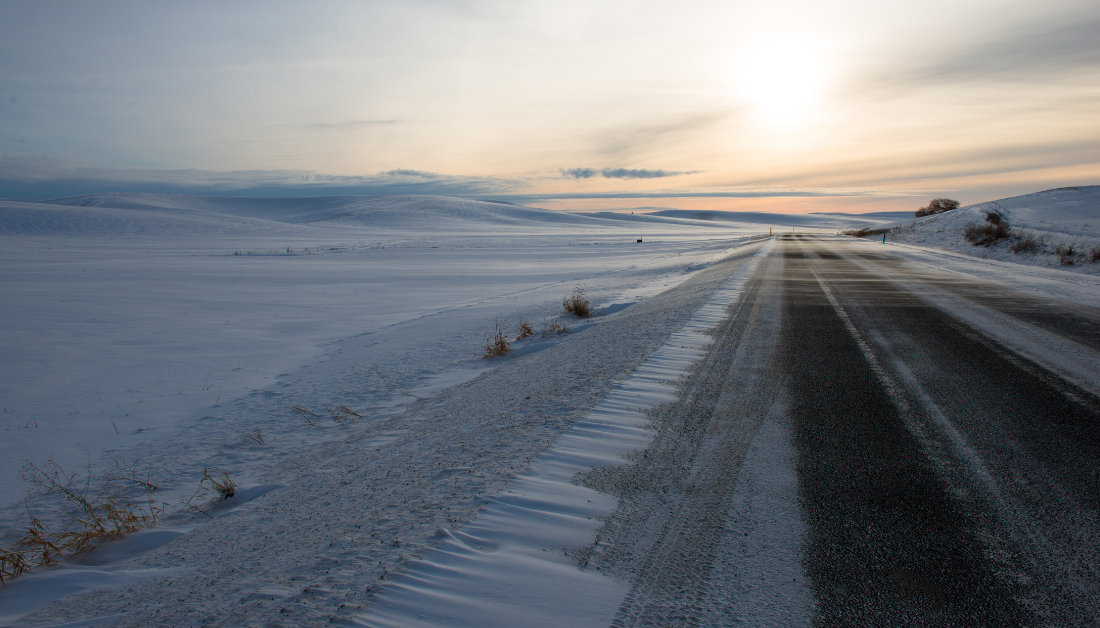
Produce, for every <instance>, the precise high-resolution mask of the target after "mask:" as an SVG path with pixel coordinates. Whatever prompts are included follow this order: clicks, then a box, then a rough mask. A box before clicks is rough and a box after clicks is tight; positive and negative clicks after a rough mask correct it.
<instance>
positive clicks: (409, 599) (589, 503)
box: [357, 240, 775, 628]
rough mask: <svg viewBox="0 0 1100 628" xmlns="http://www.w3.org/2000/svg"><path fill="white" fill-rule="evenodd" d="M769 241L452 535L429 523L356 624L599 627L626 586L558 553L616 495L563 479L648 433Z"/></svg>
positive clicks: (612, 458) (574, 545) (585, 537)
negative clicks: (416, 554)
mask: <svg viewBox="0 0 1100 628" xmlns="http://www.w3.org/2000/svg"><path fill="white" fill-rule="evenodd" d="M774 243H775V241H774V240H769V241H768V242H767V243H766V244H765V245H764V246H762V247H761V248H760V250H758V251H757V252H756V253H755V254H754V255H753V256H752V257H751V258H750V259H749V260H747V261H746V263H745V264H744V265H742V267H741V268H740V269H739V270H738V271H737V272H736V273H735V274H734V276H733V277H731V278H730V279H729V280H727V282H726V283H725V285H723V286H722V287H721V288H719V289H718V290H717V291H716V292H715V293H714V294H713V295H712V296H711V297H710V299H709V300H708V301H707V303H706V304H705V305H704V306H703V307H701V308H700V309H699V310H698V311H696V313H695V314H694V315H693V316H692V317H691V318H690V319H689V320H688V321H687V323H685V324H684V326H683V327H682V328H681V329H680V330H679V331H677V332H675V333H673V334H672V336H670V337H669V339H668V341H666V343H665V344H664V345H663V346H662V347H660V348H659V349H658V350H657V351H655V352H654V353H653V354H651V355H650V356H649V357H648V358H646V359H645V361H643V362H642V363H641V364H640V365H639V366H638V368H636V369H635V371H634V372H633V373H632V374H631V375H630V377H629V378H628V379H626V380H625V381H624V382H622V383H620V384H617V385H615V386H614V387H612V389H611V390H610V392H609V393H608V395H607V396H606V397H605V398H604V399H603V400H602V401H601V402H600V403H599V404H598V405H597V406H596V407H594V408H593V409H592V410H591V411H590V412H589V414H588V415H587V417H586V418H585V419H583V420H581V421H578V422H577V423H575V424H574V425H573V426H572V427H571V428H570V429H569V430H568V431H566V432H565V433H564V434H563V435H562V436H561V437H560V438H558V439H557V440H556V441H555V443H554V444H553V445H552V446H551V447H550V448H549V449H548V450H546V451H545V452H543V453H542V454H541V455H540V456H539V457H538V458H537V459H536V462H535V463H534V464H533V465H532V467H531V468H530V470H529V471H527V472H526V473H524V474H522V475H520V476H519V477H517V478H516V479H515V480H513V481H512V482H511V483H509V485H508V486H507V487H506V488H505V490H503V491H501V492H500V493H497V494H496V495H493V496H491V497H490V498H489V502H490V503H489V505H488V507H487V508H485V509H484V510H483V511H482V512H481V513H479V515H478V517H477V518H476V519H475V520H474V521H472V522H471V523H470V524H468V525H467V526H465V527H463V529H462V531H461V532H453V531H450V530H446V529H442V528H441V529H440V530H439V531H438V532H437V535H438V536H439V537H440V538H441V539H442V542H441V543H440V544H439V545H438V546H436V547H435V548H433V549H431V550H430V551H429V552H427V555H426V556H425V557H424V558H423V559H422V560H418V561H414V562H412V563H410V566H409V568H408V570H407V571H406V572H405V573H404V574H402V575H401V576H399V577H397V578H396V579H395V580H394V582H393V583H392V584H391V585H390V586H388V587H386V588H385V589H383V590H382V591H380V592H379V595H378V596H377V597H376V601H375V604H374V605H373V606H372V607H371V608H370V609H369V610H368V612H367V613H365V614H364V615H362V616H360V617H359V619H358V621H357V623H358V624H359V625H364V626H372V627H377V628H382V627H386V626H409V627H412V626H418V627H428V626H496V625H499V626H513V625H525V626H530V627H535V626H560V625H570V626H586V625H592V626H604V625H607V624H608V623H610V621H611V619H612V618H613V617H614V614H615V612H616V610H617V609H618V606H619V602H620V601H621V599H622V598H623V596H624V595H625V593H626V592H627V591H628V589H629V586H628V585H626V584H624V583H621V582H618V581H616V580H613V579H612V578H610V577H608V576H604V575H601V574H598V573H596V572H592V571H581V570H579V569H577V568H576V567H575V565H574V563H573V559H572V558H571V557H570V556H569V551H570V550H576V549H579V548H581V547H583V546H584V545H586V544H588V543H590V542H592V539H593V538H594V534H595V530H596V528H598V527H599V525H600V523H601V518H602V517H606V516H607V515H609V514H610V513H611V512H613V511H614V509H615V505H616V502H615V499H614V498H612V497H610V496H608V495H604V494H601V493H597V492H596V491H593V490H591V489H587V488H583V487H580V486H577V485H574V484H573V483H572V478H573V477H574V476H575V475H576V474H577V473H578V472H580V471H582V470H585V469H589V468H592V467H596V466H602V465H612V464H617V463H619V462H621V459H622V456H623V454H626V453H627V452H630V451H634V450H638V449H641V448H644V447H645V446H646V445H647V444H648V441H649V439H650V438H651V437H652V432H651V431H650V430H648V429H647V424H648V420H647V419H646V417H645V416H644V414H643V412H644V410H645V409H646V408H649V407H652V406H653V405H656V404H658V403H662V402H667V401H672V400H674V399H675V394H676V388H675V385H674V383H673V382H675V380H676V379H678V378H679V377H680V375H681V374H682V373H683V372H684V371H685V370H686V369H687V368H688V367H689V366H690V365H691V364H692V363H693V362H694V361H695V360H698V359H699V358H701V357H702V356H703V355H704V353H705V352H706V349H707V347H708V346H709V345H710V344H711V343H712V342H713V337H712V336H711V335H709V334H708V333H707V332H708V331H710V330H712V329H714V328H715V327H717V326H718V325H719V324H720V323H721V322H722V321H723V320H725V318H726V317H727V316H728V315H729V314H728V309H729V307H730V306H731V305H733V304H734V303H736V302H737V300H738V299H739V298H740V297H741V295H742V292H743V289H744V285H745V282H746V281H747V280H748V278H749V277H751V276H752V275H753V273H754V272H755V271H756V267H757V265H758V264H759V262H760V260H761V259H763V258H764V257H765V256H767V255H768V253H770V251H771V249H772V248H773V247H774ZM562 600H569V604H568V605H563V604H562Z"/></svg>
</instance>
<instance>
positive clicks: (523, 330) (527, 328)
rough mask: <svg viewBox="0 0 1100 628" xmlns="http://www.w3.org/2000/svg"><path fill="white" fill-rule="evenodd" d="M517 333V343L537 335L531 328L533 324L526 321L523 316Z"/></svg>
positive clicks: (517, 327)
mask: <svg viewBox="0 0 1100 628" xmlns="http://www.w3.org/2000/svg"><path fill="white" fill-rule="evenodd" d="M516 332H517V333H516V342H519V341H520V340H523V339H524V338H529V337H531V336H534V335H535V330H534V329H532V328H531V323H530V322H529V321H526V320H524V318H523V317H522V316H521V317H519V323H518V324H517V325H516Z"/></svg>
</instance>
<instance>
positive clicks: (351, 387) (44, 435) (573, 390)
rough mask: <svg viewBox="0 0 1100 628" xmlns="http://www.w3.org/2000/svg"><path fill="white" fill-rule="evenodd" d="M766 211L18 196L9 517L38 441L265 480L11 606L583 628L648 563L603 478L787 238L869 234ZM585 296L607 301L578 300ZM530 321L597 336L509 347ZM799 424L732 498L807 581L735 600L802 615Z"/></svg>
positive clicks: (747, 551) (114, 618)
mask: <svg viewBox="0 0 1100 628" xmlns="http://www.w3.org/2000/svg"><path fill="white" fill-rule="evenodd" d="M1002 203H1003V202H1002ZM960 211H961V210H960ZM666 214H668V212H666ZM888 218H890V217H889V216H876V217H875V219H874V220H872V221H870V223H871V224H873V223H874V222H876V221H878V220H885V219H888ZM744 219H745V220H744V222H734V221H730V220H719V219H715V218H714V217H713V216H708V217H704V216H697V215H696V216H686V215H678V214H675V213H672V214H669V215H641V214H639V215H633V216H632V215H623V214H592V215H584V214H562V213H554V212H549V211H544V210H538V209H532V208H525V207H519V206H513V205H507V204H501V203H488V202H479V201H466V200H457V199H445V198H433V197H392V198H374V199H370V198H367V199H364V198H354V197H352V198H324V199H279V200H272V199H210V198H201V197H186V196H166V195H95V196H88V197H77V198H72V199H60V200H54V201H49V202H44V203H19V202H10V201H4V202H0V268H2V269H3V271H2V274H0V290H2V291H3V294H5V296H6V297H7V298H5V299H4V300H3V301H2V302H0V308H2V309H0V325H2V326H3V327H2V332H3V337H4V338H5V342H4V344H3V346H2V351H3V355H2V356H0V357H2V358H3V360H2V361H0V369H3V370H2V371H0V375H2V378H0V382H2V383H0V386H2V387H3V389H2V390H0V394H2V395H3V400H2V402H0V403H2V404H3V405H4V414H3V415H2V417H3V419H4V422H3V423H2V425H3V426H4V427H3V429H5V438H4V440H3V442H2V445H0V447H2V451H0V453H2V455H0V474H3V475H2V476H0V477H3V478H4V481H3V482H2V483H0V498H2V500H3V501H2V503H4V504H10V506H9V507H8V508H6V509H4V510H3V513H2V520H0V523H2V524H3V527H4V528H5V529H9V530H10V529H12V528H13V527H16V526H18V525H20V524H21V523H22V522H24V521H25V513H24V511H23V510H22V508H21V506H20V504H19V501H18V500H19V498H20V496H21V495H22V494H23V492H24V490H25V488H26V487H25V486H24V485H22V483H21V482H20V481H19V479H18V478H19V470H20V467H21V464H22V462H21V461H22V460H30V461H35V462H39V463H40V462H42V461H44V460H45V459H46V458H47V457H53V458H54V459H55V460H57V461H58V463H60V464H62V465H63V466H65V467H67V468H76V467H80V466H81V465H83V464H84V463H85V462H86V461H88V460H90V461H91V463H92V466H93V468H95V467H97V466H101V465H104V464H106V463H109V459H108V458H106V457H105V453H106V452H112V453H113V454H114V455H116V456H118V457H120V458H121V459H123V460H141V461H151V462H152V464H153V466H154V469H155V473H156V475H157V477H158V478H160V479H161V486H162V487H163V488H162V490H161V491H159V492H158V495H160V496H161V499H163V500H165V501H168V502H178V500H179V499H181V498H183V497H186V496H188V495H190V494H191V493H193V491H194V490H195V486H196V485H197V483H198V481H199V478H200V476H201V472H202V470H203V469H204V468H207V467H210V468H217V469H224V470H226V471H227V472H229V473H230V474H231V475H232V476H233V477H234V478H236V479H237V480H238V481H239V482H241V483H242V485H243V486H244V488H243V489H242V490H240V491H239V492H238V494H237V496H236V497H235V498H234V499H233V500H230V501H229V502H224V503H223V504H222V505H221V506H219V507H218V508H215V509H213V510H210V515H212V516H208V515H195V514H193V513H181V514H178V515H177V516H175V517H172V518H169V519H168V520H166V521H165V522H164V523H163V525H161V526H159V527H158V528H157V529H155V530H152V531H149V532H147V533H143V534H138V535H134V536H133V537H131V538H130V539H127V540H126V541H123V542H122V543H119V544H113V545H110V546H107V547H104V548H102V549H100V550H97V551H96V552H95V553H94V554H93V555H92V556H91V557H89V560H87V561H85V564H84V565H67V566H64V567H62V568H58V569H52V570H45V571H43V572H41V573H35V574H31V575H29V576H26V577H24V578H23V579H21V580H19V581H17V582H15V583H13V584H12V585H11V586H9V587H8V588H7V589H6V590H4V591H3V592H0V625H5V624H8V623H15V622H18V623H20V624H24V625H63V624H64V625H90V624H88V623H79V624H70V623H68V622H74V621H75V622H92V623H96V622H110V623H112V624H114V625H148V624H150V623H162V624H166V625H188V624H191V623H202V622H204V621H206V622H212V623H214V624H218V625H251V624H267V625H319V624H323V623H326V622H328V621H330V619H333V618H335V619H337V620H343V621H347V622H355V623H364V624H368V625H412V624H416V623H419V624H423V625H441V624H442V625H453V624H456V623H466V624H469V625H488V624H494V623H495V624H500V625H511V624H514V623H516V622H523V623H528V624H531V625H538V623H539V622H545V621H546V617H547V613H555V612H558V613H560V612H564V611H562V610H561V609H559V608H558V606H559V603H558V601H559V600H561V599H570V600H575V603H574V605H573V606H572V607H571V611H570V612H572V613H574V615H575V616H576V617H575V618H577V619H578V622H579V621H580V618H586V619H585V621H593V622H594V623H599V622H598V621H596V620H601V619H606V618H609V617H612V616H614V614H615V612H616V609H617V608H618V607H619V601H620V600H621V599H622V598H623V596H624V595H626V594H627V593H626V591H627V589H626V588H624V584H623V582H622V581H621V580H617V579H615V578H613V577H610V576H607V575H604V574H601V573H599V572H596V571H585V572H583V573H582V572H579V571H576V570H575V568H574V567H573V565H574V564H575V560H576V557H577V555H578V554H577V552H578V551H579V550H580V548H582V547H584V546H586V545H588V544H589V543H591V542H592V535H593V534H595V529H596V527H597V526H598V523H599V521H601V520H602V519H604V518H605V517H607V516H608V513H610V512H611V511H612V510H613V509H614V507H615V502H616V500H615V499H614V498H612V497H610V496H609V495H606V494H604V493H600V492H597V491H593V490H591V489H589V488H583V487H581V486H578V485H575V484H574V483H573V482H574V481H575V480H573V477H574V476H575V474H576V472H577V471H578V470H581V469H585V468H589V467H593V466H599V465H603V464H615V463H616V462H617V461H619V460H620V456H621V455H622V454H623V453H624V452H629V451H630V450H631V449H632V448H635V447H641V446H643V445H644V443H645V442H646V440H647V439H648V438H649V437H650V433H649V431H648V430H647V429H646V428H645V423H646V422H645V421H644V420H643V419H642V418H641V416H640V415H639V414H638V412H639V411H641V410H643V409H644V408H646V407H648V406H650V405H652V404H653V403H656V402H657V401H659V400H660V399H661V395H668V394H671V393H670V392H669V390H671V388H672V387H670V386H668V382H669V381H673V380H676V379H677V378H678V377H679V376H680V375H679V374H680V373H683V372H684V371H685V369H687V368H688V367H689V366H690V365H691V363H692V361H693V360H695V359H697V358H698V357H699V355H700V351H703V350H704V349H705V347H706V346H707V345H708V343H709V342H710V340H709V338H710V336H708V335H707V334H708V333H710V332H709V331H708V330H709V329H710V327H713V326H714V325H715V324H717V323H718V322H720V321H721V319H722V314H721V312H724V311H725V308H726V307H727V306H729V305H731V304H732V303H734V302H736V301H737V299H738V298H739V295H740V294H741V291H742V287H743V285H744V282H745V281H746V280H747V278H749V277H750V276H752V274H753V272H756V271H754V269H755V268H756V267H757V265H758V264H759V263H760V261H761V260H762V259H763V258H764V257H765V256H767V255H770V254H771V253H769V251H771V249H772V247H773V241H772V240H770V239H766V238H764V237H762V236H766V235H767V229H769V228H771V229H775V230H776V231H777V232H778V231H783V232H789V231H790V230H791V229H792V225H793V228H796V229H798V230H799V231H804V232H814V231H816V230H817V229H818V228H820V229H822V230H823V231H835V230H837V229H840V228H848V227H853V226H867V225H868V224H869V223H868V221H866V220H865V219H859V218H853V217H850V216H843V215H821V216H818V217H816V218H813V219H807V218H806V217H803V216H799V217H785V216H780V215H775V216H772V217H771V222H770V223H769V221H768V217H767V216H760V215H755V216H745V217H744ZM1016 219H1017V220H1019V218H1018V217H1017V218H1016ZM944 237H946V236H944ZM639 238H641V239H642V240H643V242H641V243H639V242H637V239H639ZM855 245H856V246H866V247H867V248H868V250H869V251H871V252H872V253H875V252H883V253H887V252H888V254H891V255H895V256H898V257H902V258H903V259H905V260H906V262H907V263H908V264H911V265H914V266H916V267H922V266H923V267H935V268H936V269H937V272H944V271H946V272H948V273H955V274H957V275H958V276H960V277H967V278H969V279H979V280H992V281H996V282H1001V283H1008V284H1011V285H1013V286H1014V287H1016V288H1017V289H1020V290H1023V291H1026V292H1029V293H1033V294H1039V295H1041V296H1044V297H1053V298H1056V299H1062V300H1067V301H1072V302H1074V303H1085V304H1090V305H1093V306H1100V284H1097V280H1096V279H1095V278H1093V277H1085V276H1080V275H1068V274H1067V273H1064V272H1062V270H1061V268H1060V267H1055V268H1041V267H1021V266H1020V265H1018V264H1012V263H1007V262H998V261H991V260H977V259H974V258H972V257H969V256H964V255H956V254H949V253H944V252H938V251H935V250H930V249H927V248H923V247H920V246H899V245H896V244H889V245H886V246H885V247H883V246H882V245H877V244H875V243H873V242H866V243H863V242H858V243H855ZM880 247H881V248H880ZM719 262H721V263H719ZM776 272H778V271H776ZM578 285H584V286H587V288H588V290H589V294H590V296H591V297H592V300H593V302H594V304H595V305H596V306H597V308H598V309H599V310H600V312H601V314H602V315H601V316H597V317H595V318H593V319H590V320H589V321H577V320H573V319H570V318H569V317H562V316H559V315H558V313H559V311H560V308H561V299H562V296H563V294H564V293H567V292H569V291H571V290H572V289H573V288H574V287H575V286H578ZM521 316H522V317H524V318H525V319H527V320H529V321H531V322H532V323H533V324H534V325H535V327H536V328H538V327H539V326H540V325H542V324H544V322H558V323H563V324H566V325H569V326H570V327H571V328H572V331H571V333H569V334H567V335H564V336H551V337H550V338H547V339H542V338H539V337H536V338H534V339H532V340H531V341H529V342H527V343H519V344H518V345H517V347H518V349H519V350H518V351H517V352H516V354H515V357H512V358H507V359H503V360H496V361H493V362H487V361H485V360H482V359H479V358H478V357H477V354H478V353H479V352H480V351H481V347H482V346H483V345H484V338H485V335H486V334H487V333H489V332H490V331H492V329H493V326H494V324H495V323H498V322H499V323H502V324H504V325H506V326H507V327H508V329H510V330H514V328H515V323H516V322H517V320H518V318H519V317H521ZM771 318H772V319H774V320H773V321H772V323H773V324H774V323H776V321H777V320H778V319H777V318H776V317H775V316H771ZM760 333H761V334H764V332H760ZM764 335H765V336H766V335H767V334H764ZM761 337H762V338H763V337H764V336H761ZM767 337H768V338H771V337H772V336H767ZM761 342H763V341H761ZM765 344H766V343H765ZM761 346H763V345H761ZM761 351H764V349H761ZM632 395H633V398H632V397H631V396H632ZM341 407H346V408H348V409H349V410H351V411H354V413H355V415H359V416H355V415H349V414H347V413H344V412H342V411H340V410H339V408H341ZM293 408H298V411H295V410H294V409H293ZM302 411H306V412H307V413H306V414H303V412H302ZM769 417H770V418H767V419H766V420H765V421H764V423H763V424H762V425H763V427H761V428H760V432H759V433H760V434H761V435H762V436H760V437H759V440H758V441H751V442H748V443H746V444H745V453H744V454H743V455H744V456H746V460H749V461H752V465H753V468H752V469H751V470H750V472H749V473H748V474H746V475H743V476H741V477H740V478H739V480H738V483H737V484H736V485H735V486H731V489H732V491H733V492H732V495H733V496H732V498H731V499H733V500H734V501H733V503H735V504H741V505H742V506H743V509H744V510H745V511H747V512H750V513H752V512H755V513H757V514H756V515H753V516H747V515H746V516H745V517H743V518H742V519H739V520H738V523H737V525H738V526H742V527H744V529H745V530H746V531H749V532H751V534H749V532H746V538H745V539H744V540H743V543H742V545H738V546H736V547H735V548H734V549H732V550H729V551H728V554H729V555H728V556H726V554H723V556H725V557H726V558H728V559H729V561H732V562H731V564H733V563H736V562H737V561H744V560H748V563H745V564H759V565H769V566H770V567H768V570H769V571H774V572H775V574H782V576H783V577H782V578H778V576H776V578H775V579H774V582H772V581H769V582H756V581H750V580H748V579H746V576H745V575H744V574H741V575H738V574H736V573H731V574H728V575H726V576H722V577H724V578H728V579H729V582H731V583H733V584H734V586H735V588H733V589H729V590H728V591H726V592H725V593H723V595H726V596H727V597H730V596H732V597H731V598H730V599H739V600H755V601H756V602H757V603H760V604H761V608H762V609H763V610H762V611H761V613H762V614H757V615H756V616H757V617H771V618H772V619H771V620H769V623H775V624H776V625H783V624H784V620H783V616H784V614H785V613H787V611H783V610H781V609H783V608H785V607H783V606H782V604H780V605H779V606H774V605H773V606H770V607H768V604H769V603H770V602H767V601H766V600H764V601H763V602H762V600H763V597H762V596H761V594H760V593H759V592H760V591H765V592H766V594H767V595H774V596H776V598H777V599H778V598H779V597H783V598H784V599H786V600H787V601H788V602H789V601H790V600H791V599H794V600H804V599H807V598H808V596H809V594H808V593H807V592H806V589H805V584H804V580H805V578H804V577H803V574H802V573H801V570H800V568H799V567H798V566H797V564H794V565H792V564H791V563H790V562H789V560H788V559H789V555H790V554H791V553H792V552H795V551H797V547H798V543H799V541H798V538H799V537H800V535H801V534H803V532H802V531H801V528H800V527H799V525H798V523H797V522H796V521H792V518H793V517H795V516H796V515H794V513H796V512H797V504H796V499H795V488H794V484H793V483H794V481H795V480H794V476H793V475H791V470H790V467H791V464H792V462H791V456H792V455H793V454H791V452H790V451H788V450H787V449H785V448H784V446H783V442H784V438H786V437H785V436H784V435H785V434H786V433H787V432H786V430H787V429H788V428H787V427H786V426H785V424H784V422H783V421H782V420H780V418H777V416H771V415H769ZM337 418H338V419H340V420H336V419H337ZM257 429H258V430H260V432H261V433H262V435H263V439H262V442H259V441H257V440H256V439H255V438H250V437H249V435H250V434H255V430H257ZM769 435H770V436H769ZM776 435H778V436H776ZM611 443H613V444H611ZM746 464H748V463H746ZM762 496H767V498H766V499H765V498H764V497H762ZM739 507H741V506H739ZM273 513H277V516H272V514H273ZM754 517H755V518H754ZM731 533H732V532H731ZM173 539H176V542H174V543H170V544H167V545H165V543H167V542H168V541H171V540H173ZM777 548H779V549H777ZM769 552H770V553H769ZM731 557H732V558H731ZM746 557H748V558H746ZM750 559H751V560H750ZM724 560H725V559H724ZM754 561H755V562H754ZM395 571H396V572H398V573H401V574H403V575H401V576H399V577H398V578H396V579H394V578H393V573H394V572H395ZM787 575H790V576H791V580H790V581H788V580H787V579H786V576H787ZM780 580H782V582H780ZM788 582H793V583H794V584H788ZM87 588H95V589H98V592H96V593H94V594H89V595H83V596H81V595H78V596H73V597H70V598H68V599H67V600H66V601H65V603H62V604H54V605H49V606H46V607H45V608H42V607H43V605H46V604H48V603H49V602H50V601H52V600H55V599H57V598H59V597H61V596H64V595H67V594H69V593H72V592H80V591H82V590H84V589H87ZM375 595H379V596H380V597H379V598H377V599H378V600H379V603H377V604H374V605H373V606H370V607H369V608H364V603H365V601H366V600H371V599H375V598H374V596H375ZM150 600H162V601H163V602H160V603H156V604H150V602H149V601H150ZM798 604H802V602H799V603H798ZM769 608H770V610H769ZM806 608H808V607H807V606H806V605H804V604H803V605H802V606H799V609H801V610H800V611H798V612H805V611H806ZM38 609H41V610H38ZM127 609H131V610H127ZM776 609H780V610H776ZM796 610H797V609H796ZM364 611H366V614H364ZM769 613H770V614H769ZM788 616H789V615H788ZM486 617H488V618H491V619H492V621H487V620H486ZM551 617H553V615H551ZM21 618H22V619H21ZM773 620H774V621H773ZM578 625H579V624H578ZM604 625H606V622H604Z"/></svg>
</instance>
